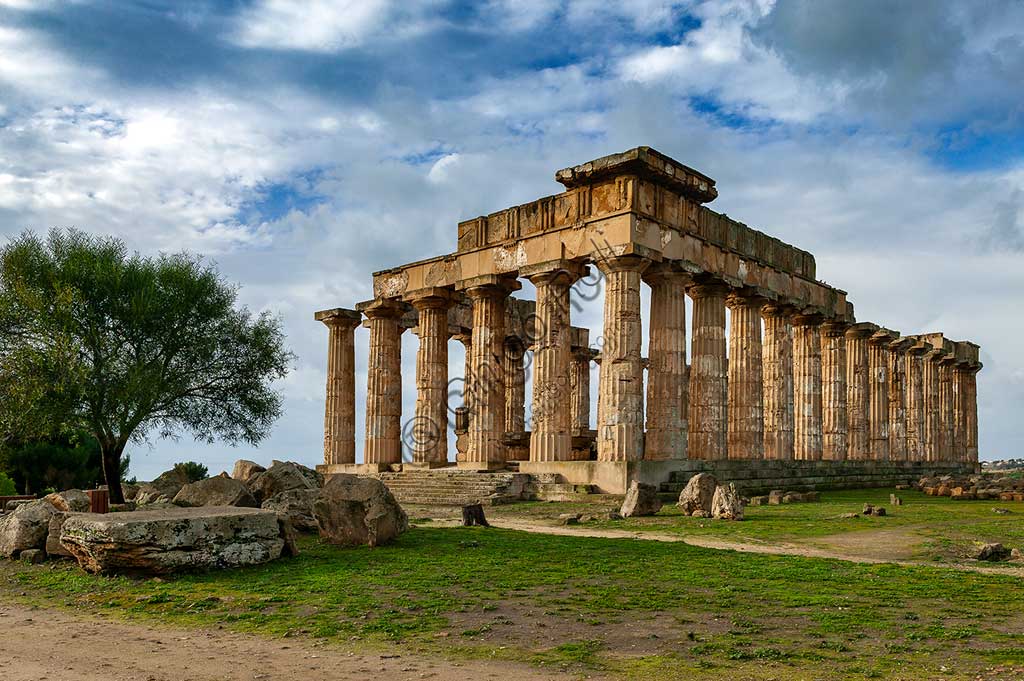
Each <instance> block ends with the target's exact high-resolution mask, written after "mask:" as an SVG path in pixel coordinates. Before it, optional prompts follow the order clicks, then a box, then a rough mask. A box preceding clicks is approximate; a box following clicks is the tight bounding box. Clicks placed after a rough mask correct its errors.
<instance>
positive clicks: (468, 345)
mask: <svg viewBox="0 0 1024 681" xmlns="http://www.w3.org/2000/svg"><path fill="white" fill-rule="evenodd" d="M451 338H452V340H457V341H459V342H460V343H462V348H463V350H464V351H465V366H464V368H463V370H462V404H463V405H465V404H467V403H469V401H470V397H469V371H470V369H469V367H470V360H471V359H472V357H473V333H472V330H471V329H467V328H461V329H460V330H459V331H458V333H453V334H452V336H451Z"/></svg>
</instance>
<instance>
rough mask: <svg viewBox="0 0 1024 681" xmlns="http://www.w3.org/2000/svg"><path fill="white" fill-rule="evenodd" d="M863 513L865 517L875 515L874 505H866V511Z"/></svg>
mask: <svg viewBox="0 0 1024 681" xmlns="http://www.w3.org/2000/svg"><path fill="white" fill-rule="evenodd" d="M861 513H863V514H864V515H874V514H875V507H874V506H873V505H872V504H864V510H863V511H861Z"/></svg>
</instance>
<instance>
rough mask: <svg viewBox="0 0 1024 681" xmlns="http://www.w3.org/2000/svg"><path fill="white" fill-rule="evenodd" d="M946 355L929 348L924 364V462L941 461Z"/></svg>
mask: <svg viewBox="0 0 1024 681" xmlns="http://www.w3.org/2000/svg"><path fill="white" fill-rule="evenodd" d="M944 355H945V353H944V352H943V351H942V350H937V349H930V348H929V350H928V352H927V354H925V355H924V362H923V371H922V377H923V378H922V394H923V399H924V432H923V435H922V442H921V444H922V448H923V450H924V460H925V461H928V462H929V463H934V462H936V461H939V460H940V449H941V441H942V421H941V419H940V418H939V411H940V409H939V362H940V361H941V360H942V357H943V356H944Z"/></svg>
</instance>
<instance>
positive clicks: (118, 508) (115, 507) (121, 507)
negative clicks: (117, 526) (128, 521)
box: [109, 501, 139, 513]
mask: <svg viewBox="0 0 1024 681" xmlns="http://www.w3.org/2000/svg"><path fill="white" fill-rule="evenodd" d="M138 507H139V505H138V504H136V503H135V502H134V501H126V502H124V503H123V504H111V505H110V509H109V510H110V512H111V513H127V512H129V511H134V510H136V509H137V508H138Z"/></svg>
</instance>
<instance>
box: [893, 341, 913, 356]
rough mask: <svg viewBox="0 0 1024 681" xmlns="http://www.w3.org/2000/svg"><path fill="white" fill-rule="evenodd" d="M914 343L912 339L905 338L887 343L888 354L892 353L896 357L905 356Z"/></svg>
mask: <svg viewBox="0 0 1024 681" xmlns="http://www.w3.org/2000/svg"><path fill="white" fill-rule="evenodd" d="M915 342H916V341H915V340H914V339H913V338H907V337H905V336H903V337H900V338H897V339H895V340H893V341H892V342H890V343H889V352H894V353H896V354H898V355H902V354H905V353H906V352H907V351H908V350H910V348H911V347H912V346H913V345H914V343H915Z"/></svg>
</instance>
